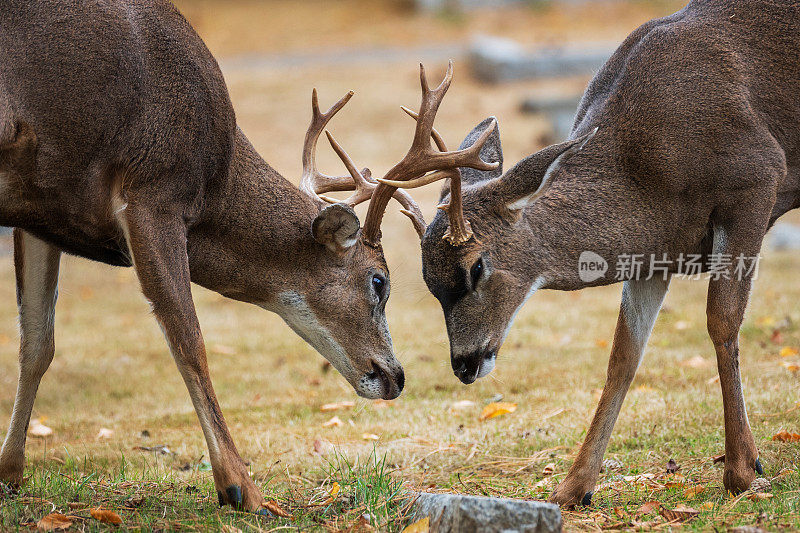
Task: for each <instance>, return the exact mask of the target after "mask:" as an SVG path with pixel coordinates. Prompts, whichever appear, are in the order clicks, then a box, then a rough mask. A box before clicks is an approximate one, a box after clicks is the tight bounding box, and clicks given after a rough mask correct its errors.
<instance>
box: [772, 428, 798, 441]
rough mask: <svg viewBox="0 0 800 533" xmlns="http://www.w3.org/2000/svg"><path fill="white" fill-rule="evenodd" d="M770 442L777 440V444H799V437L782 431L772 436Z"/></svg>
mask: <svg viewBox="0 0 800 533" xmlns="http://www.w3.org/2000/svg"><path fill="white" fill-rule="evenodd" d="M772 440H777V441H778V442H800V435H798V434H797V433H789V432H788V431H786V430H783V431H779V432H778V433H776V434H774V435H773V436H772Z"/></svg>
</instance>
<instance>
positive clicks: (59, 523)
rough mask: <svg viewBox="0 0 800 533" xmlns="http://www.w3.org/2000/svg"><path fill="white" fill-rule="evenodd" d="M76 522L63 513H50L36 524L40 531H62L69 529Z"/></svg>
mask: <svg viewBox="0 0 800 533" xmlns="http://www.w3.org/2000/svg"><path fill="white" fill-rule="evenodd" d="M74 521H75V520H74V519H72V518H70V517H69V516H67V515H63V514H61V513H50V514H49V515H46V516H44V517H42V519H41V520H39V521H38V522H36V529H38V530H39V531H61V530H63V529H69V527H70V526H72V524H73V522H74Z"/></svg>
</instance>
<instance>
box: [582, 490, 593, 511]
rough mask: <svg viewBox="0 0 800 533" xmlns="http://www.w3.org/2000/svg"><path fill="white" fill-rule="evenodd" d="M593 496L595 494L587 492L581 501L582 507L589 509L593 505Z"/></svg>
mask: <svg viewBox="0 0 800 533" xmlns="http://www.w3.org/2000/svg"><path fill="white" fill-rule="evenodd" d="M593 494H594V492H587V493H586V494H584V495H583V499H582V500H581V505H583V506H584V507H589V506H590V505H592V495H593Z"/></svg>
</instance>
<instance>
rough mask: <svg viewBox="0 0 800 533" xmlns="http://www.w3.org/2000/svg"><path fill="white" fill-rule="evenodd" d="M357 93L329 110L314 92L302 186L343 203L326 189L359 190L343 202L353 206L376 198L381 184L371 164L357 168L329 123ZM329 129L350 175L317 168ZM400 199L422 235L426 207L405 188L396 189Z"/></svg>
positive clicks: (313, 194) (315, 194)
mask: <svg viewBox="0 0 800 533" xmlns="http://www.w3.org/2000/svg"><path fill="white" fill-rule="evenodd" d="M352 96H353V91H350V92H348V93H347V94H346V95H344V96H343V97H342V98H341V99H340V100H339V101H338V102H336V103H335V104H333V106H331V108H330V109H328V111H326V112H325V113H322V112H320V110H319V101H318V99H317V90H316V89H314V90H313V91H312V93H311V124H309V126H308V130H307V131H306V138H305V141H304V142H303V176H302V178H301V179H300V190H302V191H303V192H304V193H306V194H307V195H309V196H310V197H311V198H314V199H317V198H319V199H320V200H322V201H325V202H328V203H334V204H335V203H339V202H340V201H339V200H337V199H335V198H331V197H329V196H325V195H324V193H326V192H335V191H355V192H354V193H353V194H352V195H350V197H348V198H347V199H345V200H343V201H342V203H345V204H348V205H349V206H350V207H355V206H356V205H358V204H360V203H362V202H366V201H367V200H369V199H370V198H372V195H373V193H374V192H375V189H376V188H377V187H378V182H376V181H375V180H374V179H372V176H371V173H370V171H369V169H368V168H365V169H363V170H361V171H359V170H358V168H356V165H355V163H353V160H352V159H351V158H350V156H349V155H347V152H345V151H344V148H342V147H341V145H339V143H338V142H336V139H334V138H333V135H331V133H330V132H329V131H327V130H325V126H327V125H328V122H330V120H331V118H333V116H334V115H335V114H336V113H338V112H339V110H340V109H342V108H343V107H344V105H345V104H346V103H347V102H348V101H349V100H350V98H351V97H352ZM323 130H325V135H327V137H328V141H329V142H330V143H331V147H333V150H334V151H335V152H336V154H337V155H338V156H339V158H340V159H341V160H342V162H343V163H344V166H345V167H346V168H347V171H348V173H349V174H350V175H349V176H329V175H327V174H323V173H322V172H320V171H318V170H317V164H316V151H317V141H318V140H319V136H320V134H321V133H322V131H323ZM393 197H394V198H396V199H397V201H398V202H400V204H401V205H402V206H403V209H402V210H401V212H402V213H403V214H404V215H406V216H407V217H408V218H410V219H411V222H412V223H413V224H414V229H415V230H416V231H417V234H419V236H420V237H422V233H423V232H424V231H425V219H424V217H423V216H422V210H420V208H419V206H418V205H417V204H416V203H415V202H414V199H413V198H411V195H409V194H408V193H407V192H405V191H400V190H398V191H396V192H395V194H394V195H393Z"/></svg>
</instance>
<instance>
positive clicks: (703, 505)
mask: <svg viewBox="0 0 800 533" xmlns="http://www.w3.org/2000/svg"><path fill="white" fill-rule="evenodd" d="M713 508H714V502H703V503H701V504H700V510H701V511H710V510H712V509H713Z"/></svg>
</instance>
